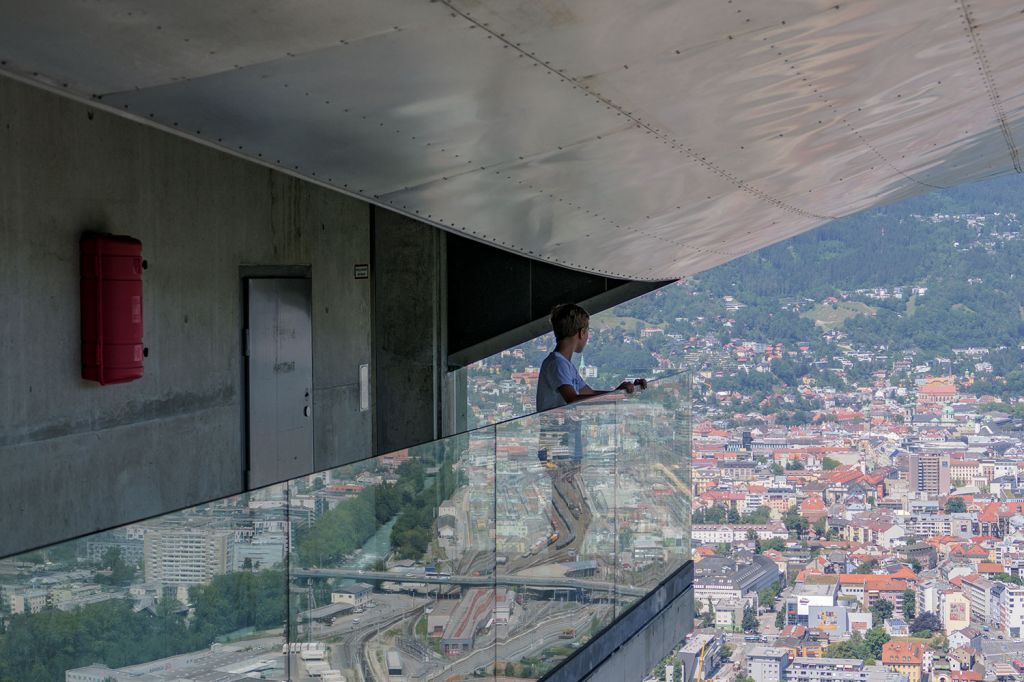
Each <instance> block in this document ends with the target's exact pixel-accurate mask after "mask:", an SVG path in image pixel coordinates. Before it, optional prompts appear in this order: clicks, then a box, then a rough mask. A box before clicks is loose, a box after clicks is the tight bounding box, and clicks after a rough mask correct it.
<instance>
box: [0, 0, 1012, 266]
mask: <svg viewBox="0 0 1024 682" xmlns="http://www.w3.org/2000/svg"><path fill="white" fill-rule="evenodd" d="M1022 9H1024V8H1022V7H1021V5H1020V3H1018V2H1006V1H999V0H969V1H968V0H955V1H954V0H943V1H941V2H940V1H936V0H850V1H846V0H829V1H827V2H826V1H824V0H772V1H771V2H766V1H765V0H688V1H686V2H679V1H674V0H636V1H633V2H623V1H622V0H530V1H528V2H527V1H521V0H520V1H514V0H351V1H349V2H345V1H339V0H290V1H288V2H282V1H281V0H247V1H245V2H241V1H236V2H210V1H209V0H174V2H167V1H166V0H41V1H40V2H25V1H24V0H0V70H2V72H4V73H7V74H8V75H12V76H15V77H18V78H21V79H27V80H30V81H34V82H37V83H40V84H45V85H46V86H47V87H50V88H54V89H57V90H60V91H63V92H66V93H67V94H69V95H71V96H74V97H79V98H88V99H90V100H92V101H93V102H94V103H96V104H97V105H98V106H105V107H110V108H113V109H116V110H118V111H120V112H122V113H123V114H125V115H127V116H131V117H134V118H137V119H140V120H145V121H147V122H150V123H152V124H153V125H159V126H163V127H166V128H169V129H172V130H177V131H178V132H179V133H181V134H185V135H188V136H190V137H194V138H197V139H200V140H202V141H204V142H205V143H208V144H212V145H215V146H220V147H222V148H224V149H225V150H229V151H231V152H232V153H235V154H240V155H243V156H248V157H251V158H253V159H255V160H257V161H259V162H262V163H266V164H268V165H270V166H273V167H279V168H281V169H283V170H286V171H288V172H290V173H293V174H297V175H301V176H305V177H308V178H310V179H312V180H314V181H317V182H321V183H324V184H327V185H331V186H333V187H336V188H337V189H338V190H339V191H342V192H346V193H350V194H353V195H356V196H359V197H362V198H364V199H366V200H368V201H371V202H373V203H376V204H379V205H381V206H384V207H388V208H392V209H394V210H396V211H399V212H402V213H406V214H409V215H413V216H416V217H419V218H420V219H423V220H425V221H427V222H431V223H434V224H436V225H438V226H440V227H443V228H445V229H448V230H451V231H454V232H457V233H460V234H464V235H466V236H469V237H471V238H475V239H479V240H483V241H486V242H490V243H493V244H495V245H497V246H499V247H502V248H505V249H509V250H512V251H516V252H519V253H522V254H524V255H527V256H530V257H533V258H539V259H542V260H546V261H549V262H552V263H556V264H558V265H562V266H565V267H570V268H576V269H580V270H586V271H589V272H593V273H598V274H601V275H606V276H612V277H620V278H627V279H641V280H645V279H646V280H656V279H669V278H675V277H680V276H685V275H689V274H693V273H696V272H699V271H701V270H704V269H707V268H709V267H712V266H714V265H717V264H719V263H722V262H724V261H727V260H730V259H732V258H735V257H738V256H741V255H744V254H746V253H749V252H751V251H753V250H756V249H759V248H761V247H763V246H766V245H768V244H771V243H773V242H776V241H779V240H782V239H785V238H787V237H790V236H792V235H794V234H797V233H799V232H802V231H805V230H808V229H810V228H812V227H814V226H816V225H819V224H821V223H823V222H826V221H829V220H832V219H833V218H836V217H840V216H844V215H848V214H851V213H854V212H856V211H860V210H862V209H865V208H869V207H871V206H876V205H878V204H881V203H886V202H891V201H894V200H897V199H900V198H903V197H907V196H909V195H912V194H917V193H921V192H926V191H930V190H932V189H934V188H940V187H946V186H950V185H954V184H959V183H961V182H964V181H968V180H974V179H979V178H983V177H988V176H992V175H996V174H1000V173H1008V172H1014V171H1016V172H1020V171H1021V161H1020V158H1019V154H1018V148H1017V145H1018V144H1020V143H1019V142H1018V141H1019V140H1021V139H1024V122H1022V118H1024V13H1022Z"/></svg>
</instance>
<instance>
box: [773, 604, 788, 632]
mask: <svg viewBox="0 0 1024 682" xmlns="http://www.w3.org/2000/svg"><path fill="white" fill-rule="evenodd" d="M775 627H776V629H778V630H781V629H782V628H784V627H786V611H785V609H779V610H778V612H777V613H776V614H775Z"/></svg>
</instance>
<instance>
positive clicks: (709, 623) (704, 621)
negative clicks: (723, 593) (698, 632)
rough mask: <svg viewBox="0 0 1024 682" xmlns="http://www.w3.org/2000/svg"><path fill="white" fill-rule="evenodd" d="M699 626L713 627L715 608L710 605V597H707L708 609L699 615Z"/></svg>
mask: <svg viewBox="0 0 1024 682" xmlns="http://www.w3.org/2000/svg"><path fill="white" fill-rule="evenodd" d="M700 624H701V627H704V628H713V627H715V606H714V604H712V603H711V597H708V608H707V609H706V610H705V611H704V613H703V614H702V615H701V622H700Z"/></svg>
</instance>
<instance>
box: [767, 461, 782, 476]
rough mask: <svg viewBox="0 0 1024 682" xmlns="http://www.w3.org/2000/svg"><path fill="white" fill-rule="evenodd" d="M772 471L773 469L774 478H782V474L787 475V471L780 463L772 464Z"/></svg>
mask: <svg viewBox="0 0 1024 682" xmlns="http://www.w3.org/2000/svg"><path fill="white" fill-rule="evenodd" d="M770 469H771V472H772V475H774V476H781V475H782V474H784V473H785V471H784V470H783V468H782V465H781V464H779V463H778V462H772V465H771V467H770Z"/></svg>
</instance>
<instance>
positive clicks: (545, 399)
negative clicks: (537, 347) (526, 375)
mask: <svg viewBox="0 0 1024 682" xmlns="http://www.w3.org/2000/svg"><path fill="white" fill-rule="evenodd" d="M566 385H569V386H572V387H573V389H575V391H576V392H577V393H579V392H580V391H582V390H583V388H584V387H585V386H586V385H587V382H585V381H583V377H581V376H580V372H579V370H578V369H576V365H574V364H572V363H571V362H569V361H568V360H566V359H565V356H564V355H562V354H561V353H559V352H558V351H551V353H550V354H549V355H548V356H547V357H546V358H544V362H542V363H541V365H540V377H539V378H538V379H537V411H538V412H543V411H544V410H550V409H551V408H553V407H562V406H563V405H565V404H566V402H565V398H563V397H562V394H561V393H559V392H558V387H559V386H566Z"/></svg>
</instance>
